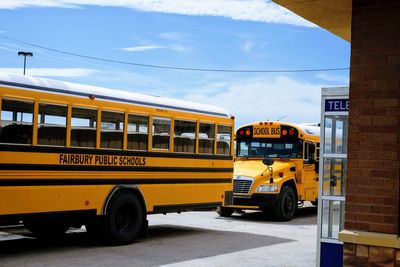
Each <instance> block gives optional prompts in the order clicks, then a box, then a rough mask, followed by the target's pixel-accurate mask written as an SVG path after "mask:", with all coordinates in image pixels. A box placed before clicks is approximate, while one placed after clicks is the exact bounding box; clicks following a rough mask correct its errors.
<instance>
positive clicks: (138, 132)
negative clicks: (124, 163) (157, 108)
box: [128, 114, 149, 150]
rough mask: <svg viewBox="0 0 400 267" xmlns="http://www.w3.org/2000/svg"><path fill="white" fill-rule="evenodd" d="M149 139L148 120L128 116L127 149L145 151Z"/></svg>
mask: <svg viewBox="0 0 400 267" xmlns="http://www.w3.org/2000/svg"><path fill="white" fill-rule="evenodd" d="M148 137H149V118H148V117H146V116H139V115H131V114H129V115H128V149H133V150H147V144H148Z"/></svg>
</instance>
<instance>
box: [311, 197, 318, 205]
mask: <svg viewBox="0 0 400 267" xmlns="http://www.w3.org/2000/svg"><path fill="white" fill-rule="evenodd" d="M311 204H312V205H313V206H315V207H318V199H316V200H315V201H311Z"/></svg>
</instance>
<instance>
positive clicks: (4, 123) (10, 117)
mask: <svg viewBox="0 0 400 267" xmlns="http://www.w3.org/2000/svg"><path fill="white" fill-rule="evenodd" d="M32 125H33V102H31V101H20V100H13V99H3V101H2V105H1V125H0V142H1V143H13V144H31V143H32V129H33V127H32Z"/></svg>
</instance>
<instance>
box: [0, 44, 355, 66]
mask: <svg viewBox="0 0 400 267" xmlns="http://www.w3.org/2000/svg"><path fill="white" fill-rule="evenodd" d="M0 38H2V39H7V40H10V41H14V42H18V43H22V44H25V45H29V46H32V47H36V48H40V49H44V50H48V51H52V52H56V53H60V54H65V55H70V56H75V57H80V58H86V59H91V60H97V61H104V62H110V63H117V64H124V65H132V66H138V67H146V68H157V69H169V70H183V71H202V72H235V73H295V72H324V71H345V70H349V69H350V68H348V67H347V68H320V69H287V70H251V69H247V70H246V69H241V70H239V69H207V68H191V67H175V66H166V65H155V64H143V63H136V62H128V61H122V60H115V59H107V58H101V57H94V56H88V55H82V54H78V53H73V52H69V51H65V50H61V49H55V48H50V47H46V46H42V45H37V44H33V43H29V42H25V41H21V40H17V39H14V38H10V37H6V36H0Z"/></svg>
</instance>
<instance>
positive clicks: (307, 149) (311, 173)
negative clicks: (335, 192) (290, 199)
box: [301, 141, 318, 200]
mask: <svg viewBox="0 0 400 267" xmlns="http://www.w3.org/2000/svg"><path fill="white" fill-rule="evenodd" d="M315 151H316V145H315V143H312V142H307V141H306V142H304V162H303V170H302V174H301V176H302V179H301V180H302V182H303V184H304V187H303V188H304V190H305V192H304V193H305V194H304V198H305V200H315V199H316V197H317V192H318V186H317V185H318V172H317V170H318V162H317V160H316V153H315Z"/></svg>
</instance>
